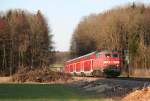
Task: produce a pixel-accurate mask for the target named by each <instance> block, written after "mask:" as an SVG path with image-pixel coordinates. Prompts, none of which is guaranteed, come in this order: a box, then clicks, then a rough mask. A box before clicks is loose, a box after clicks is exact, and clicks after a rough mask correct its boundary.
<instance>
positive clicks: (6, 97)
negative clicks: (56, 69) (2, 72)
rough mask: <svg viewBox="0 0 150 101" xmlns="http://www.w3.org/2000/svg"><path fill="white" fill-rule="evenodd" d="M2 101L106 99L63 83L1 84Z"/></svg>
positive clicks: (92, 100)
mask: <svg viewBox="0 0 150 101" xmlns="http://www.w3.org/2000/svg"><path fill="white" fill-rule="evenodd" d="M0 101H106V100H103V99H100V98H98V97H97V98H95V96H94V95H91V94H86V93H82V91H79V89H75V88H69V87H67V86H64V85H62V84H0Z"/></svg>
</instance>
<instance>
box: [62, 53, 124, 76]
mask: <svg viewBox="0 0 150 101" xmlns="http://www.w3.org/2000/svg"><path fill="white" fill-rule="evenodd" d="M121 68H122V58H121V54H120V52H119V51H110V50H103V51H94V52H91V53H89V54H86V55H83V56H80V57H77V58H74V59H70V60H68V61H66V62H65V64H64V72H65V73H69V74H71V75H76V76H103V77H117V76H119V75H120V74H121Z"/></svg>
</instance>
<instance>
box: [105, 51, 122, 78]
mask: <svg viewBox="0 0 150 101" xmlns="http://www.w3.org/2000/svg"><path fill="white" fill-rule="evenodd" d="M105 56H106V58H105V60H104V69H103V72H104V74H106V75H107V76H108V77H116V76H119V75H120V73H121V61H122V59H121V57H120V54H119V52H111V53H106V54H105Z"/></svg>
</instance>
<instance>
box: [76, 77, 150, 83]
mask: <svg viewBox="0 0 150 101" xmlns="http://www.w3.org/2000/svg"><path fill="white" fill-rule="evenodd" d="M73 78H74V79H76V80H87V81H94V80H100V79H110V80H129V81H143V82H150V78H142V77H115V78H104V77H73Z"/></svg>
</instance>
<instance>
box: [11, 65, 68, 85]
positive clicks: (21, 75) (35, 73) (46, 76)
mask: <svg viewBox="0 0 150 101" xmlns="http://www.w3.org/2000/svg"><path fill="white" fill-rule="evenodd" d="M12 80H13V82H21V83H22V82H56V81H62V82H66V81H68V80H71V75H69V74H65V73H63V72H54V71H51V70H49V69H48V68H38V69H32V70H30V69H29V68H28V67H25V68H23V69H20V70H19V71H18V72H17V73H16V74H15V75H14V76H13V79H12Z"/></svg>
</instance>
